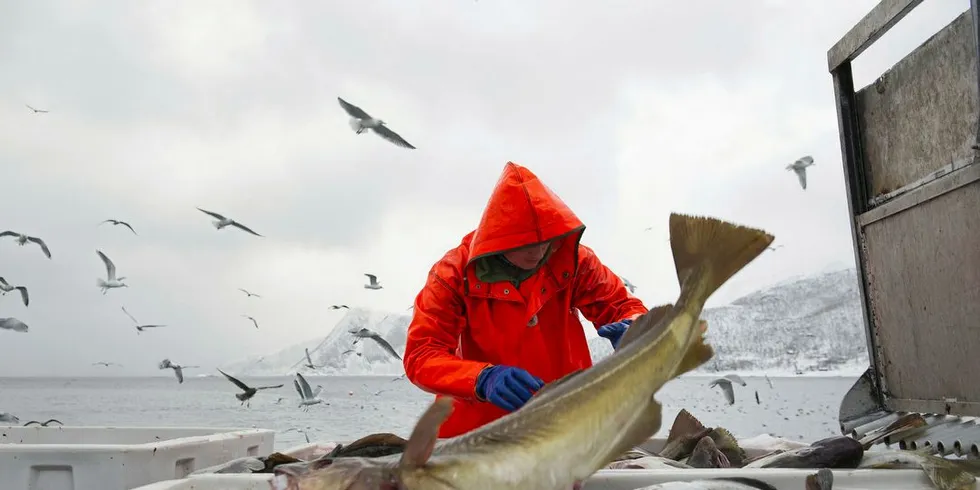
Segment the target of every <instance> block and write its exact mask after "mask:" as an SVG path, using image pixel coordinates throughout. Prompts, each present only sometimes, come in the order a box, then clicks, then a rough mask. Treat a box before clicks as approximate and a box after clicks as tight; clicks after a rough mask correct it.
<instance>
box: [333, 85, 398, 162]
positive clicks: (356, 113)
mask: <svg viewBox="0 0 980 490" xmlns="http://www.w3.org/2000/svg"><path fill="white" fill-rule="evenodd" d="M337 101H338V102H340V107H343V108H344V110H345V111H347V114H348V115H349V116H350V117H351V119H350V127H351V129H353V130H354V132H355V133H357V134H361V133H363V132H364V131H365V130H367V129H371V130H374V132H375V134H377V135H378V136H380V137H382V138H384V139H386V140H388V141H389V142H391V143H394V144H396V145H398V146H400V147H402V148H408V149H411V150H414V149H415V147H414V146H412V145H411V144H409V143H408V142H407V141H405V140H404V139H402V137H401V136H398V133H396V132H394V131H392V130H390V129H388V126H385V122H384V121H382V120H381V119H375V118H373V117H371V116H370V115H368V113H366V112H364V110H362V109H361V108H360V107H357V106H356V105H354V104H351V103H350V102H347V101H346V100H344V99H341V98H340V97H337Z"/></svg>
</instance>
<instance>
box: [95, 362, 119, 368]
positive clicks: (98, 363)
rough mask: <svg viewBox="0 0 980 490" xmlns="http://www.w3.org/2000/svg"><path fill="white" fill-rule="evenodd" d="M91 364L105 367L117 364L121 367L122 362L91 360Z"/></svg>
mask: <svg viewBox="0 0 980 490" xmlns="http://www.w3.org/2000/svg"><path fill="white" fill-rule="evenodd" d="M92 365H93V366H105V367H109V366H119V367H122V364H116V363H114V362H105V361H99V362H93V363H92Z"/></svg>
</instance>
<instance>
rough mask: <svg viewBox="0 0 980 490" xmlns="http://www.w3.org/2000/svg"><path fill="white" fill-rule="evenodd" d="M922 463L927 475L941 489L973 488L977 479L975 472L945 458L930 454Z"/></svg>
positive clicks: (958, 489)
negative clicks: (972, 472)
mask: <svg viewBox="0 0 980 490" xmlns="http://www.w3.org/2000/svg"><path fill="white" fill-rule="evenodd" d="M921 465H922V471H925V473H926V476H927V477H929V480H930V481H932V484H933V485H935V486H936V488H937V489H939V490H960V489H965V488H973V484H974V482H975V481H977V477H975V476H973V474H971V473H970V472H968V471H965V470H964V469H963V468H960V467H959V466H957V465H956V464H955V463H953V462H951V461H949V460H947V459H945V458H940V457H936V456H929V457H926V458H923V460H922V463H921Z"/></svg>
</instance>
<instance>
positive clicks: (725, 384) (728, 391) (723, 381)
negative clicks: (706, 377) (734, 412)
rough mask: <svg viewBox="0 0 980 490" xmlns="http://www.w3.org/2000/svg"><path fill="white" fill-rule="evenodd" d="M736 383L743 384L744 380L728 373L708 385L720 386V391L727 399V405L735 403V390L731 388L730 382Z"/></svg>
mask: <svg viewBox="0 0 980 490" xmlns="http://www.w3.org/2000/svg"><path fill="white" fill-rule="evenodd" d="M733 382H734V383H738V384H740V385H742V386H745V381H742V378H740V377H739V376H738V375H737V374H729V375H726V376H724V377H722V378H718V379H716V380H714V381H712V382H711V383H709V384H708V386H709V387H714V386H720V387H721V391H722V392H723V393H724V394H725V400H728V404H729V405H734V404H735V390H734V388H732V383H733Z"/></svg>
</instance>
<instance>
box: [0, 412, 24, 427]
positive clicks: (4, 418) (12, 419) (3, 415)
mask: <svg viewBox="0 0 980 490" xmlns="http://www.w3.org/2000/svg"><path fill="white" fill-rule="evenodd" d="M0 422H7V423H8V424H19V423H20V419H19V418H17V416H16V415H14V414H12V413H10V412H0Z"/></svg>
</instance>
